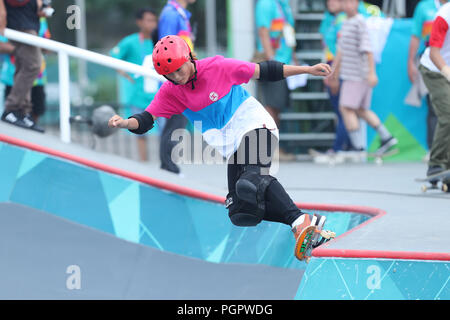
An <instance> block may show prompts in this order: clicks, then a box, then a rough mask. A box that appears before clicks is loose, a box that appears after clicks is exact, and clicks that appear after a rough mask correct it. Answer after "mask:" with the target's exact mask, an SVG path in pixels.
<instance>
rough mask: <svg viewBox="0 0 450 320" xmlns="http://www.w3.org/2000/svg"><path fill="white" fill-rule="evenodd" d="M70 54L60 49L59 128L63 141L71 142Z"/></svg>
mask: <svg viewBox="0 0 450 320" xmlns="http://www.w3.org/2000/svg"><path fill="white" fill-rule="evenodd" d="M69 68H70V66H69V55H68V54H67V52H65V51H62V50H60V51H58V69H59V128H60V132H61V141H62V142H65V143H70V141H71V137H70V121H69V118H70V74H69V72H70V71H69Z"/></svg>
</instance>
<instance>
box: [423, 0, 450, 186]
mask: <svg viewBox="0 0 450 320" xmlns="http://www.w3.org/2000/svg"><path fill="white" fill-rule="evenodd" d="M449 26H450V3H447V4H445V5H443V6H442V7H441V8H440V9H439V11H438V13H437V18H436V19H435V20H434V22H433V27H432V30H431V36H430V46H429V47H428V48H427V49H426V50H425V53H424V54H423V55H422V58H421V59H420V67H419V71H420V73H421V74H422V76H423V80H424V81H425V84H426V86H427V88H428V90H429V92H430V97H431V102H432V103H433V107H434V109H435V111H436V114H437V117H438V123H437V126H436V132H435V134H434V139H433V144H432V147H431V153H430V161H429V163H428V171H427V175H428V176H429V175H433V174H437V173H439V172H441V171H444V170H448V169H450V31H449ZM448 182H450V181H444V183H448Z"/></svg>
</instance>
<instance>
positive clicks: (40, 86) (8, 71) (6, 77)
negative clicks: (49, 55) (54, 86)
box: [0, 17, 51, 123]
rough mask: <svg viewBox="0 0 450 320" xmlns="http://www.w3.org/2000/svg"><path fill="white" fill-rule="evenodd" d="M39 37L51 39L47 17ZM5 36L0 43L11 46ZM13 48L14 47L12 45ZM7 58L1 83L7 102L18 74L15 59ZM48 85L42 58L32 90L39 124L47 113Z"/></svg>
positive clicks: (34, 112)
mask: <svg viewBox="0 0 450 320" xmlns="http://www.w3.org/2000/svg"><path fill="white" fill-rule="evenodd" d="M39 23H40V27H39V36H40V37H42V38H45V39H50V38H51V35H50V31H49V30H48V24H47V19H46V18H45V17H41V18H40V20H39ZM7 41H8V39H6V38H5V37H3V36H0V43H2V44H4V45H11V44H10V43H9V42H7ZM11 46H12V45H11ZM11 53H12V51H11V52H10V55H9V56H7V57H6V59H5V60H4V62H3V67H2V72H1V82H2V83H3V84H4V85H5V100H6V99H7V97H8V95H9V93H10V92H11V89H12V86H13V84H14V73H15V72H16V67H15V57H14V55H12V54H11ZM46 84H47V71H46V63H45V58H44V56H42V64H41V70H40V73H39V75H38V77H37V78H36V80H35V81H34V83H33V88H32V89H31V104H32V110H31V117H32V119H33V120H34V121H35V122H36V123H38V122H39V118H40V117H41V116H42V115H43V114H44V113H45V109H46V106H45V85H46Z"/></svg>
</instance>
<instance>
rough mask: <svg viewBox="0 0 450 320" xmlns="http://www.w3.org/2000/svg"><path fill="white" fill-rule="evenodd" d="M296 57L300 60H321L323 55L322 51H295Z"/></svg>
mask: <svg viewBox="0 0 450 320" xmlns="http://www.w3.org/2000/svg"><path fill="white" fill-rule="evenodd" d="M296 56H297V59H301V60H322V58H323V57H324V54H323V52H322V50H302V51H297V53H296Z"/></svg>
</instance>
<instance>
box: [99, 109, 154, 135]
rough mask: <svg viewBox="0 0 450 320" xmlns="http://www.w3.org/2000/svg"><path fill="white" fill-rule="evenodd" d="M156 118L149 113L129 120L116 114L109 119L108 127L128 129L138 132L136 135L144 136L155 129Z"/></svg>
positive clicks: (134, 116) (137, 115)
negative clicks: (143, 134)
mask: <svg viewBox="0 0 450 320" xmlns="http://www.w3.org/2000/svg"><path fill="white" fill-rule="evenodd" d="M156 118H157V117H155V116H154V115H151V114H150V113H148V112H147V111H144V112H142V113H140V114H136V115H133V116H131V117H130V118H128V119H124V118H122V117H121V116H119V115H117V114H116V115H114V116H112V117H111V119H109V121H108V126H109V127H110V128H122V129H128V130H130V131H132V132H134V131H137V132H136V133H138V134H142V133H145V132H147V131H148V130H150V129H151V128H153V123H154V122H155V120H156ZM144 131H145V132H144Z"/></svg>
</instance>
